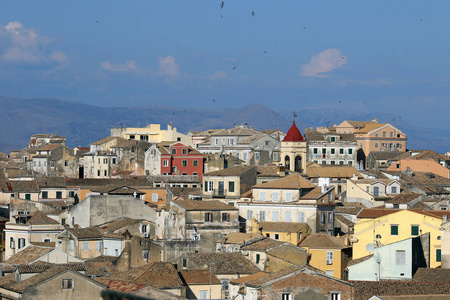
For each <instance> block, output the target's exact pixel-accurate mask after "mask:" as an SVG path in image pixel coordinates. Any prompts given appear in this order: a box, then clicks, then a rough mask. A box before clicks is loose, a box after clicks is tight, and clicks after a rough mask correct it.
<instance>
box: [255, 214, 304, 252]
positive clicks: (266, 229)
mask: <svg viewBox="0 0 450 300" xmlns="http://www.w3.org/2000/svg"><path fill="white" fill-rule="evenodd" d="M250 233H253V234H257V233H260V234H262V235H263V236H265V237H268V238H272V239H274V240H277V241H282V242H286V243H290V244H292V245H295V246H297V245H298V244H299V243H300V242H301V241H302V240H303V239H304V238H305V237H306V236H308V235H309V234H310V233H311V228H310V227H309V226H308V224H306V223H299V222H259V223H258V222H257V221H256V219H255V218H253V219H252V226H251V228H250Z"/></svg>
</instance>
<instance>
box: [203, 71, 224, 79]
mask: <svg viewBox="0 0 450 300" xmlns="http://www.w3.org/2000/svg"><path fill="white" fill-rule="evenodd" d="M225 78H228V75H227V73H225V72H224V71H217V72H214V73H212V74H209V75H208V79H225Z"/></svg>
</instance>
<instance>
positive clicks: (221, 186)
mask: <svg viewBox="0 0 450 300" xmlns="http://www.w3.org/2000/svg"><path fill="white" fill-rule="evenodd" d="M218 192H219V196H224V195H225V183H224V182H223V181H219V191H218Z"/></svg>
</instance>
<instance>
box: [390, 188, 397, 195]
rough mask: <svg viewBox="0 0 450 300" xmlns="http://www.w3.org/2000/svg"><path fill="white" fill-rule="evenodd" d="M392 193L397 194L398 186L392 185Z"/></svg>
mask: <svg viewBox="0 0 450 300" xmlns="http://www.w3.org/2000/svg"><path fill="white" fill-rule="evenodd" d="M391 193H392V194H396V193H397V187H396V186H393V187H391Z"/></svg>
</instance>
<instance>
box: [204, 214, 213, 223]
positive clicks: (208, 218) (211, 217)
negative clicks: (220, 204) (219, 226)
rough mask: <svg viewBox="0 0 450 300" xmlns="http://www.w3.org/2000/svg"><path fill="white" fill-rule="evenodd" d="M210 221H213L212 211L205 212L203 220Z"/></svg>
mask: <svg viewBox="0 0 450 300" xmlns="http://www.w3.org/2000/svg"><path fill="white" fill-rule="evenodd" d="M212 221H213V215H212V213H205V222H212Z"/></svg>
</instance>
